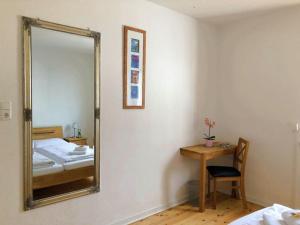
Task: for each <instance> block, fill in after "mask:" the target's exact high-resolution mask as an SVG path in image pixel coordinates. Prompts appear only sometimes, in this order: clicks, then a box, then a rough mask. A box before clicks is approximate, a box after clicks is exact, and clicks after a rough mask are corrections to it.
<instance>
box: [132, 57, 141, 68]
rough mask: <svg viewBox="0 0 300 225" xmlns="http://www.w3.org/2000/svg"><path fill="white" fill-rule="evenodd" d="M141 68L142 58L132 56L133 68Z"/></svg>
mask: <svg viewBox="0 0 300 225" xmlns="http://www.w3.org/2000/svg"><path fill="white" fill-rule="evenodd" d="M139 67H140V58H139V56H138V55H131V68H135V69H138V68H139Z"/></svg>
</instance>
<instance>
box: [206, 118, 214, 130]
mask: <svg viewBox="0 0 300 225" xmlns="http://www.w3.org/2000/svg"><path fill="white" fill-rule="evenodd" d="M204 122H205V125H206V126H208V127H209V128H213V127H214V126H215V125H216V122H215V121H212V120H209V119H208V118H205V119H204Z"/></svg>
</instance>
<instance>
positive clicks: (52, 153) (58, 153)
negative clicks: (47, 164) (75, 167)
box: [35, 142, 94, 164]
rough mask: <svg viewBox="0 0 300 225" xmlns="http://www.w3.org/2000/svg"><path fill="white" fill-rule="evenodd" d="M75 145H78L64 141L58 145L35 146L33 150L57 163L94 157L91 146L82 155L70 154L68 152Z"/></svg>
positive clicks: (71, 150)
mask: <svg viewBox="0 0 300 225" xmlns="http://www.w3.org/2000/svg"><path fill="white" fill-rule="evenodd" d="M76 147H78V145H76V144H73V143H68V142H64V143H60V144H59V145H49V146H43V147H40V148H35V151H36V152H38V153H41V154H43V155H44V156H47V157H49V158H50V159H52V160H54V161H55V162H57V163H59V164H66V163H70V162H75V161H78V160H85V159H93V158H94V150H93V149H91V148H89V149H88V150H87V151H86V153H85V154H83V155H70V152H73V150H74V149H75V148H76Z"/></svg>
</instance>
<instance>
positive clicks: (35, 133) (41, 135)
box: [32, 126, 63, 140]
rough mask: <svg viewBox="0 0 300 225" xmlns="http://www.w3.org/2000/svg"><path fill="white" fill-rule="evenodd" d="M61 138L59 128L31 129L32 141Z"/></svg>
mask: <svg viewBox="0 0 300 225" xmlns="http://www.w3.org/2000/svg"><path fill="white" fill-rule="evenodd" d="M49 138H63V131H62V127H61V126H57V127H38V128H32V140H41V139H49Z"/></svg>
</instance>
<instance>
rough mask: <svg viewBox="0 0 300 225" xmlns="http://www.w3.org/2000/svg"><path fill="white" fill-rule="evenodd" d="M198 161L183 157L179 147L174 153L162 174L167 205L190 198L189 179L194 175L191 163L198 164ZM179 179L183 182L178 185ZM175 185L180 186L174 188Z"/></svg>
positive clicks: (163, 193)
mask: <svg viewBox="0 0 300 225" xmlns="http://www.w3.org/2000/svg"><path fill="white" fill-rule="evenodd" d="M196 163H197V161H195V160H191V159H188V158H184V157H182V156H181V155H180V151H179V149H178V150H177V151H176V152H175V153H174V155H173V156H172V158H171V159H170V161H169V162H168V163H167V165H166V167H165V170H164V174H163V176H162V179H163V181H162V196H163V202H164V204H165V205H167V206H173V205H176V204H178V203H181V202H183V201H186V200H187V199H188V198H189V188H188V183H189V182H188V181H189V180H191V179H193V178H192V177H193V175H194V174H193V172H191V171H192V170H193V168H194V167H191V166H190V165H196ZM187 165H188V166H187ZM187 180H188V181H187ZM178 181H179V182H181V184H180V183H179V185H178ZM175 182H177V183H175ZM174 187H178V188H177V189H176V190H174Z"/></svg>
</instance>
